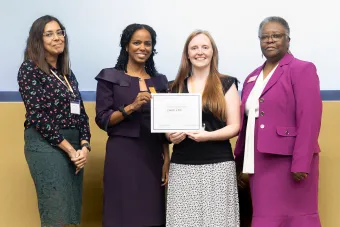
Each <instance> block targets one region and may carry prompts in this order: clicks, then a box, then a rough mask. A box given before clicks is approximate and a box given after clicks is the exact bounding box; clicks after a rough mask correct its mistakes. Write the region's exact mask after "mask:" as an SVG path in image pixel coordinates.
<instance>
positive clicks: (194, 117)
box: [151, 93, 202, 133]
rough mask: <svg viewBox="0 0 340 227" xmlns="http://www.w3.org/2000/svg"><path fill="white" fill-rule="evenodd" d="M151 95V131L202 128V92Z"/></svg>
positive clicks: (187, 130)
mask: <svg viewBox="0 0 340 227" xmlns="http://www.w3.org/2000/svg"><path fill="white" fill-rule="evenodd" d="M151 95H152V99H151V132H154V133H164V132H190V131H199V130H202V95H201V94H188V93H184V94H182V93H176V94H172V93H157V94H151Z"/></svg>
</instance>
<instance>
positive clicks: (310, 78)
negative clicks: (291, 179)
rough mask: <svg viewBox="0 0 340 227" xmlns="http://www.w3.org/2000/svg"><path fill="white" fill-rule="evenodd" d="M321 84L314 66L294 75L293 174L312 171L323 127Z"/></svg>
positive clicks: (311, 65)
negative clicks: (294, 128) (295, 132)
mask: <svg viewBox="0 0 340 227" xmlns="http://www.w3.org/2000/svg"><path fill="white" fill-rule="evenodd" d="M319 84H320V82H319V77H318V75H317V72H316V68H315V66H314V65H313V64H308V65H306V66H305V67H304V68H303V69H302V70H301V71H298V72H296V73H295V74H294V75H292V86H293V92H294V96H295V105H296V114H295V116H296V124H297V136H296V140H295V146H294V151H293V161H292V167H291V172H303V173H308V172H309V171H310V164H311V162H312V158H313V155H314V152H315V149H316V147H317V144H318V136H319V132H320V127H321V115H322V99H321V95H320V85H319Z"/></svg>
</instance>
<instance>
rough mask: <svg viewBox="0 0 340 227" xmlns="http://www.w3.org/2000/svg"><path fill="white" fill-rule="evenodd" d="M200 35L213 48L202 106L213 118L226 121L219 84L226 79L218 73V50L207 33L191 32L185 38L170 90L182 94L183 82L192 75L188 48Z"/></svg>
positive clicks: (200, 31) (224, 105)
mask: <svg viewBox="0 0 340 227" xmlns="http://www.w3.org/2000/svg"><path fill="white" fill-rule="evenodd" d="M200 34H204V35H206V36H207V37H208V38H209V40H210V42H211V46H212V48H213V56H212V59H211V63H210V72H209V76H208V78H207V81H206V83H205V87H204V91H203V96H202V104H203V108H207V109H209V110H210V111H211V112H212V113H213V114H214V116H215V117H217V118H218V119H220V120H223V121H226V117H225V113H226V104H225V99H224V94H223V87H222V83H221V79H220V78H221V77H226V76H225V75H222V74H220V73H219V72H218V70H217V68H218V49H217V46H216V43H215V41H214V39H213V38H212V36H211V35H210V33H209V32H207V31H202V30H197V31H194V32H192V33H191V34H190V35H189V37H188V38H187V40H186V42H185V45H184V49H183V53H182V60H181V64H180V67H179V70H178V73H177V76H176V79H175V81H174V82H173V83H172V85H171V89H174V88H175V89H178V92H179V93H181V92H183V88H184V86H185V84H184V81H185V79H186V78H187V77H188V76H190V75H191V74H192V64H191V62H190V60H189V55H188V47H189V43H190V42H191V40H192V39H193V38H194V37H195V36H197V35H200Z"/></svg>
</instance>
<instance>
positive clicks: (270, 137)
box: [234, 54, 322, 173]
mask: <svg viewBox="0 0 340 227" xmlns="http://www.w3.org/2000/svg"><path fill="white" fill-rule="evenodd" d="M263 67H264V64H263V65H262V66H260V67H258V68H257V69H255V71H254V72H252V73H251V74H250V75H249V76H248V77H247V78H246V80H245V82H244V84H243V90H242V104H241V130H240V133H239V136H238V140H237V143H236V147H235V151H234V154H235V160H236V162H237V163H238V164H239V165H242V163H243V156H244V147H245V136H246V135H245V134H246V124H247V116H245V114H244V113H245V103H246V101H247V98H248V96H249V94H250V92H251V90H252V89H253V87H254V85H255V82H256V79H257V76H258V75H259V74H260V73H261V70H262V68H263ZM259 113H260V114H259V115H260V116H259V118H258V119H257V123H258V124H257V125H258V127H259V129H258V131H257V132H258V136H257V139H258V140H257V147H255V150H257V151H259V152H262V153H268V154H277V155H290V156H292V166H291V172H305V173H308V172H309V170H310V165H311V161H312V158H313V155H314V153H318V152H320V148H319V144H318V136H319V132H320V127H321V115H322V99H321V95H320V82H319V78H318V75H317V72H316V67H315V65H314V64H313V63H310V62H306V61H302V60H299V59H297V58H295V57H294V56H293V55H291V54H286V55H285V56H284V57H283V58H282V59H281V61H280V63H279V65H278V67H277V68H276V70H275V72H274V74H273V75H272V77H271V78H270V80H269V82H268V83H267V85H266V87H265V89H264V90H263V92H262V94H261V96H260V98H259ZM255 144H256V143H255ZM255 152H256V151H255Z"/></svg>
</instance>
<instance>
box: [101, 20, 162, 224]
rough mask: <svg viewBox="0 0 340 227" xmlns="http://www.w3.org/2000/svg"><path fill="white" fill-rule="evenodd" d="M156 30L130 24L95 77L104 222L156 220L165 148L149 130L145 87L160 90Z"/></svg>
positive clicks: (159, 211)
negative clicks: (112, 59)
mask: <svg viewBox="0 0 340 227" xmlns="http://www.w3.org/2000/svg"><path fill="white" fill-rule="evenodd" d="M155 45H156V32H155V31H154V30H153V29H152V28H151V27H150V26H148V25H143V24H131V25H129V26H127V27H126V28H125V29H124V31H123V34H122V36H121V41H120V46H121V51H120V55H119V57H118V60H117V63H116V66H115V67H114V68H107V69H103V70H102V71H101V72H100V73H99V75H98V76H97V77H96V80H97V81H98V83H97V96H96V123H97V125H98V126H99V127H100V128H101V129H103V130H104V131H106V132H107V134H108V136H109V138H108V140H107V146H106V157H105V167H104V209H103V226H104V227H112V226H115V227H131V226H133V227H142V226H143V227H145V226H162V225H164V223H165V195H164V185H165V184H166V183H167V174H168V169H169V150H168V144H167V143H166V140H165V136H164V134H154V133H152V134H151V129H150V99H151V94H150V93H156V92H166V91H167V84H168V81H167V78H166V77H165V76H164V75H162V74H159V73H158V72H157V70H156V68H155V64H154V61H153V56H154V55H155V54H156V50H155Z"/></svg>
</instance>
